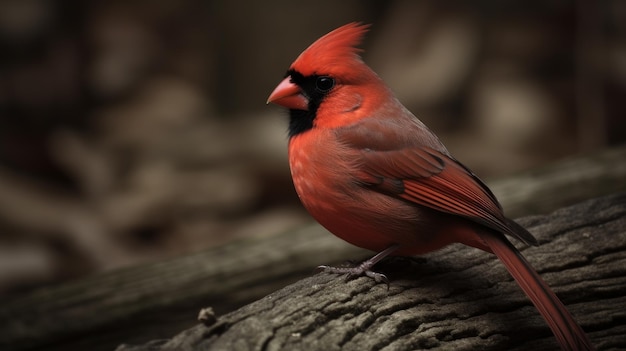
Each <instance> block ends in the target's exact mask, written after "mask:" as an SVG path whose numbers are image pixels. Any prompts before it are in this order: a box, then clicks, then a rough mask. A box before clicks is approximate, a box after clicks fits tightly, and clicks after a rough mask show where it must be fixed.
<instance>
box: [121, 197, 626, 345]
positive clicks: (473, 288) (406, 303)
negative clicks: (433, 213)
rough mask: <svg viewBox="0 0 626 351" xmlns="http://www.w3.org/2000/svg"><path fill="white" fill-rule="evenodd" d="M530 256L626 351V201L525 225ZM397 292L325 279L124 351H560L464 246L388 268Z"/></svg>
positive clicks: (489, 263)
mask: <svg viewBox="0 0 626 351" xmlns="http://www.w3.org/2000/svg"><path fill="white" fill-rule="evenodd" d="M520 222H521V224H523V225H524V226H526V227H528V228H530V230H531V231H532V232H533V233H534V234H535V235H536V236H537V238H538V239H539V241H540V242H541V245H540V246H538V247H524V246H522V245H518V247H520V249H521V250H522V252H523V254H524V255H525V256H526V257H527V258H528V260H529V261H530V262H531V263H532V264H533V265H534V266H535V268H536V269H537V270H538V271H539V272H540V274H541V275H542V276H543V277H544V278H545V279H546V281H547V282H548V283H549V284H550V285H551V286H552V288H553V289H554V290H555V292H556V293H557V294H558V295H559V296H560V297H561V299H562V300H563V301H564V303H565V304H566V305H567V307H568V309H569V310H570V311H571V312H572V313H573V314H574V316H575V317H576V318H577V319H578V321H579V322H580V324H581V325H582V327H583V328H584V329H585V330H586V331H587V333H588V335H589V336H590V338H591V340H592V342H593V343H594V344H595V345H596V347H597V348H598V350H610V349H622V348H625V347H626V312H625V307H626V194H621V195H614V196H608V197H604V198H599V199H595V200H591V201H587V202H584V203H581V204H578V205H576V206H572V207H568V208H564V209H561V210H559V211H556V212H554V213H553V214H551V215H548V216H534V217H526V218H524V219H523V220H521V221H520ZM377 268H378V269H379V270H380V271H381V272H383V273H385V274H386V275H387V276H388V277H389V279H390V281H391V283H390V285H389V287H387V286H386V285H385V284H376V283H375V282H374V281H373V280H372V279H370V278H367V277H362V278H358V279H354V280H348V281H346V279H344V278H342V277H338V276H335V275H332V274H326V273H320V274H316V275H314V276H311V277H308V278H305V279H303V280H300V281H298V282H296V283H295V284H292V285H290V286H287V287H285V288H283V289H280V290H278V291H276V292H274V293H272V294H270V295H268V296H266V297H264V298H262V299H260V300H258V301H256V302H254V303H252V304H249V305H247V306H244V307H242V308H240V309H238V310H236V311H234V312H231V313H228V314H226V315H224V316H221V317H219V318H217V320H216V321H214V322H213V324H211V325H209V326H205V325H198V326H195V327H193V328H191V329H188V330H186V331H184V332H182V333H180V334H178V335H176V336H175V337H173V338H171V339H169V340H164V341H156V342H151V343H149V344H145V345H140V346H127V345H122V346H120V347H119V348H118V349H117V351H144V350H146V351H147V350H152V351H156V350H158V351H167V350H415V349H429V350H555V349H558V345H557V344H556V341H555V338H554V337H553V335H552V333H551V332H550V330H549V328H548V327H547V325H546V324H545V323H544V321H543V319H542V318H541V317H540V315H539V313H538V312H537V311H536V310H535V308H534V307H533V306H532V305H531V304H530V302H529V300H528V299H527V298H526V296H525V295H524V294H523V293H522V291H521V290H520V289H519V288H518V286H517V284H516V283H515V282H514V281H513V280H512V278H511V277H510V276H509V275H508V273H507V272H506V270H505V269H504V267H503V266H502V265H501V264H500V263H499V261H498V260H497V259H496V258H495V256H493V255H490V254H487V253H484V252H481V251H479V250H476V249H472V248H469V247H463V246H460V245H454V246H450V247H448V248H446V249H444V250H441V251H438V252H435V253H432V254H429V255H425V256H423V257H420V258H395V259H388V260H386V261H383V263H382V264H380V265H379V266H378V267H377Z"/></svg>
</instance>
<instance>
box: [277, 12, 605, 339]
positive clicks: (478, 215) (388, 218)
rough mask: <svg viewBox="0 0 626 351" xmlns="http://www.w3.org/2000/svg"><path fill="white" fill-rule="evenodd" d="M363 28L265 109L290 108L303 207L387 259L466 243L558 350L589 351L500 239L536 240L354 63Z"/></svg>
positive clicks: (308, 59) (304, 62) (302, 60)
mask: <svg viewBox="0 0 626 351" xmlns="http://www.w3.org/2000/svg"><path fill="white" fill-rule="evenodd" d="M368 27H369V26H367V25H361V24H359V23H350V24H347V25H345V26H343V27H340V28H338V29H336V30H334V31H332V32H330V33H328V34H326V35H325V36H323V37H322V38H320V39H318V40H317V41H316V42H314V43H313V44H312V45H311V46H309V47H308V48H307V49H306V50H305V51H304V52H302V53H301V54H300V56H298V58H297V59H296V60H295V61H294V62H293V64H292V65H291V67H290V68H289V70H288V71H287V75H286V78H285V79H284V80H283V81H282V82H280V84H278V86H277V87H276V89H274V91H273V92H272V93H271V95H270V96H269V99H268V100H267V101H268V103H269V102H273V103H275V104H278V105H282V106H284V107H286V108H288V109H289V117H290V119H289V165H290V168H291V176H292V178H293V183H294V186H295V188H296V191H297V193H298V195H299V197H300V200H301V201H302V204H303V205H304V207H305V208H306V209H307V210H308V211H309V212H310V214H311V215H312V216H313V217H314V218H315V219H316V220H317V221H318V222H319V223H320V224H322V225H323V226H324V227H325V228H326V229H328V230H329V231H330V232H331V233H333V234H335V235H336V236H338V237H340V238H341V239H343V240H345V241H347V242H349V243H351V244H354V245H356V246H360V247H362V248H365V249H369V250H372V251H377V252H380V253H379V254H378V255H376V256H374V257H373V258H372V259H370V260H367V261H365V262H363V263H362V264H361V265H360V266H358V267H355V268H332V267H326V266H323V267H324V268H326V269H328V270H330V271H332V272H338V273H349V274H366V275H368V276H370V277H373V278H375V279H376V280H377V281H380V280H381V279H385V278H384V276H383V275H382V274H377V273H373V272H371V271H370V268H371V267H372V266H373V265H374V264H376V262H378V261H380V260H381V259H382V258H384V257H385V256H388V255H414V254H422V253H426V252H430V251H433V250H437V249H440V248H442V247H444V246H446V245H448V244H451V243H463V244H465V245H469V246H473V247H476V248H479V249H481V250H484V251H487V252H490V253H494V254H495V255H496V256H498V258H499V259H500V260H501V261H502V263H503V264H504V265H505V266H506V268H507V270H508V271H509V273H510V274H511V275H512V276H513V278H515V280H516V281H517V283H518V284H519V285H520V287H521V288H522V290H524V292H525V293H526V295H528V297H529V298H530V300H531V301H532V302H533V304H534V305H535V306H536V307H537V309H538V310H539V312H540V313H541V315H542V316H543V318H544V319H545V320H546V322H547V323H548V325H549V326H550V328H551V329H552V332H553V333H554V335H555V336H556V339H557V341H558V342H559V344H560V346H561V348H562V349H564V350H592V349H593V346H592V345H591V342H590V341H589V339H588V337H587V335H586V334H585V332H584V331H583V330H582V328H581V327H580V326H579V325H578V323H576V320H575V319H574V318H573V317H572V315H571V314H570V313H569V311H568V310H567V309H566V308H565V306H564V305H563V303H562V302H561V301H560V300H559V298H558V297H557V296H556V295H555V294H554V292H552V290H551V289H550V287H549V286H548V285H547V284H546V282H544V281H543V279H542V278H541V277H540V276H539V274H538V273H537V272H536V271H535V270H534V269H533V268H532V267H531V266H530V264H529V263H528V261H526V259H525V258H524V257H523V256H522V254H521V253H520V252H519V251H518V250H517V249H516V248H515V246H513V245H512V244H511V243H510V242H509V241H508V240H507V238H506V237H505V236H504V234H508V235H510V236H512V237H515V238H517V239H519V240H521V241H523V242H525V243H527V244H532V245H536V244H537V241H536V239H535V238H534V237H533V236H532V234H530V233H529V232H528V231H527V230H526V229H524V228H522V227H521V226H520V225H518V224H517V223H515V222H514V221H512V220H510V219H508V218H506V217H505V216H504V214H503V212H502V208H501V206H500V204H499V203H498V200H496V198H495V196H494V195H493V193H492V192H491V191H490V190H489V188H487V186H486V185H485V184H484V183H483V182H482V181H481V180H480V179H478V177H477V176H476V175H475V174H474V173H472V171H470V170H469V169H468V168H467V167H465V166H464V165H463V164H461V163H460V162H458V161H457V160H455V159H454V158H453V157H452V156H451V155H450V153H449V152H448V150H447V149H446V147H445V146H444V145H443V144H442V143H441V141H439V139H438V138H437V136H435V134H433V132H431V131H430V130H429V129H428V127H426V126H425V125H424V124H423V123H422V122H421V121H420V120H419V119H417V117H415V116H414V115H413V114H412V113H411V112H409V110H407V109H406V108H405V107H404V106H403V105H402V104H401V103H400V102H399V101H398V100H397V99H396V98H395V97H394V95H393V93H392V92H391V90H390V89H389V88H388V87H387V86H386V85H385V84H384V83H383V81H382V80H381V79H380V78H379V77H378V75H376V73H374V71H372V70H371V69H370V68H369V67H368V66H367V65H366V64H365V63H364V62H363V61H362V60H361V58H360V56H359V52H360V50H359V49H357V48H356V45H358V44H359V43H360V42H361V40H362V37H363V35H364V34H365V32H366V31H367V29H368Z"/></svg>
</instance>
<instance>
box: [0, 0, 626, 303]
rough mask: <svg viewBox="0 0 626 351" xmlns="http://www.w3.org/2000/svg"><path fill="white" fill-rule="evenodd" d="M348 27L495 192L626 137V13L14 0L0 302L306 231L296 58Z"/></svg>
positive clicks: (1, 78) (589, 4)
mask: <svg viewBox="0 0 626 351" xmlns="http://www.w3.org/2000/svg"><path fill="white" fill-rule="evenodd" d="M350 21H363V22H367V23H372V24H373V26H372V28H371V31H370V33H369V34H368V36H367V39H366V41H365V43H364V44H363V47H364V48H365V50H366V51H365V54H364V58H365V61H366V62H368V63H369V64H370V66H371V67H372V68H373V69H374V70H375V71H377V72H378V73H379V75H380V76H381V77H382V78H383V79H384V80H385V81H386V82H387V83H388V85H389V86H391V88H392V89H393V90H394V91H395V92H396V93H397V95H398V97H399V98H400V100H401V101H402V102H403V103H404V104H405V105H406V106H407V107H409V109H411V110H412V111H413V112H414V113H415V114H416V115H418V116H419V117H420V118H421V119H422V120H423V121H424V122H425V123H426V124H427V125H429V126H430V127H431V128H432V129H433V130H434V131H435V132H436V133H437V134H438V135H439V136H440V137H441V139H442V140H443V141H444V143H446V145H447V146H448V148H449V149H450V150H451V152H452V153H453V154H454V155H455V156H456V157H457V158H458V159H460V160H462V161H463V162H464V163H465V164H467V165H468V166H469V167H471V168H472V169H474V170H475V172H476V173H478V174H479V175H480V176H481V177H483V178H487V179H489V178H493V177H497V176H502V175H506V174H512V173H515V172H517V171H520V170H524V169H529V168H533V167H538V166H540V165H542V164H546V163H549V162H551V161H553V160H556V159H560V158H563V157H566V156H568V155H573V154H579V153H585V152H593V151H594V150H600V149H602V148H606V147H607V146H611V145H618V144H620V143H623V142H624V141H625V140H626V117H625V116H624V108H625V107H626V106H625V105H626V40H625V39H626V2H625V1H620V0H602V1H584V0H580V1H577V2H576V1H544V2H539V1H537V2H529V1H521V0H515V1H513V0H505V1H495V0H492V1H486V0H485V1H480V0H479V1H472V2H466V1H460V0H459V1H445V2H443V1H411V0H404V1H400V0H397V1H382V0H380V1H374V0H367V1H363V0H362V1H354V0H346V1H330V0H318V1H314V2H310V1H309V2H302V3H297V2H293V1H287V0H278V1H242V0H236V1H206V0H155V1H102V0H100V1H82V0H65V1H63V0H58V1H52V0H2V1H0V298H2V296H10V295H15V294H19V293H20V292H24V291H27V290H30V289H33V288H35V287H39V286H43V285H47V284H52V283H57V282H62V281H66V280H69V279H76V278H78V277H81V276H85V275H88V274H93V273H96V272H102V271H105V270H111V269H114V268H119V267H123V266H129V265H136V264H140V263H145V262H154V261H158V260H163V259H166V258H169V257H175V256H180V255H183V254H186V253H190V252H196V251H199V250H203V249H206V248H209V247H215V246H218V245H221V244H224V243H226V242H229V241H232V240H237V239H241V238H246V237H251V236H254V237H263V236H268V235H272V234H275V233H279V232H283V231H285V230H289V229H290V228H295V227H298V226H301V225H302V224H303V223H309V222H310V221H311V219H310V217H309V216H308V215H307V214H306V213H305V211H304V210H303V209H302V207H301V206H300V204H299V202H298V199H297V196H296V195H295V193H294V190H293V187H292V185H291V179H290V175H289V170H288V164H287V158H286V143H287V138H286V125H287V116H286V112H285V111H283V110H281V109H280V108H278V107H276V106H266V105H265V101H266V99H267V96H268V95H269V93H270V92H271V91H272V89H273V88H274V87H275V85H276V84H278V82H279V81H280V80H281V78H282V77H283V75H284V73H285V71H286V69H287V67H288V66H289V64H290V63H291V62H292V61H293V60H294V59H295V58H296V56H297V55H298V54H299V53H300V52H301V51H302V50H303V49H305V48H306V47H307V46H308V45H309V44H310V43H312V42H313V41H314V40H315V39H317V38H318V37H320V36H321V35H323V34H325V33H327V32H329V31H330V30H332V29H334V28H336V27H338V26H340V25H343V24H345V23H347V22H350Z"/></svg>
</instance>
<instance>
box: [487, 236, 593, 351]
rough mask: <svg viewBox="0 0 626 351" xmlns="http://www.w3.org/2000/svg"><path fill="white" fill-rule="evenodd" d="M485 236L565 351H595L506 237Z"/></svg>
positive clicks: (569, 315)
mask: <svg viewBox="0 0 626 351" xmlns="http://www.w3.org/2000/svg"><path fill="white" fill-rule="evenodd" d="M485 234H486V235H481V237H482V238H483V240H484V241H485V243H486V244H487V245H488V246H489V247H490V248H491V250H492V252H493V253H494V254H496V256H498V258H499V259H500V261H502V263H504V265H505V266H506V269H507V270H508V271H509V273H510V274H511V275H512V276H513V278H514V279H515V281H517V284H519V286H520V287H521V288H522V290H524V292H525V293H526V295H527V296H528V297H529V298H530V300H531V301H532V303H533V304H534V305H535V307H536V308H537V310H539V312H540V313H541V316H542V317H543V318H544V319H545V320H546V322H547V323H548V325H549V326H550V329H552V332H553V333H554V336H555V337H556V339H557V341H558V342H559V345H560V346H561V348H562V349H563V350H571V351H574V350H595V349H594V347H593V346H592V345H591V341H589V338H588V337H587V334H585V332H584V331H583V329H582V328H581V327H580V325H578V323H577V322H576V320H575V319H574V317H573V316H572V315H571V314H570V312H569V311H568V310H567V308H565V306H564V305H563V303H562V302H561V300H559V298H558V297H557V296H556V295H555V294H554V292H553V291H552V289H550V287H549V286H548V284H547V283H546V282H545V281H544V280H543V279H542V278H541V277H540V276H539V274H538V273H537V272H536V271H535V270H534V269H533V268H532V266H531V265H530V263H528V261H526V259H525V258H524V256H522V254H521V253H520V252H519V251H518V250H517V249H516V248H515V246H513V244H511V243H510V242H509V241H508V240H507V239H506V238H505V237H504V236H502V235H498V234H496V233H485Z"/></svg>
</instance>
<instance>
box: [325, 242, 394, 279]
mask: <svg viewBox="0 0 626 351" xmlns="http://www.w3.org/2000/svg"><path fill="white" fill-rule="evenodd" d="M399 247H400V244H393V245H391V246H389V247H388V248H386V249H384V250H383V251H381V252H379V253H377V254H376V255H375V256H374V257H372V258H370V259H369V260H366V261H363V262H361V264H359V265H358V266H356V267H331V266H317V271H324V272H328V273H335V274H347V275H348V278H352V277H358V276H361V275H365V276H368V277H370V278H372V279H374V281H375V282H377V283H385V284H387V286H389V280H388V279H387V276H385V275H384V274H382V273H378V272H374V271H372V270H370V268H372V267H374V265H375V264H376V263H378V262H380V260H382V259H383V258H385V257H387V256H389V255H390V254H392V253H393V252H394V251H396V250H397V249H398V248H399Z"/></svg>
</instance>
